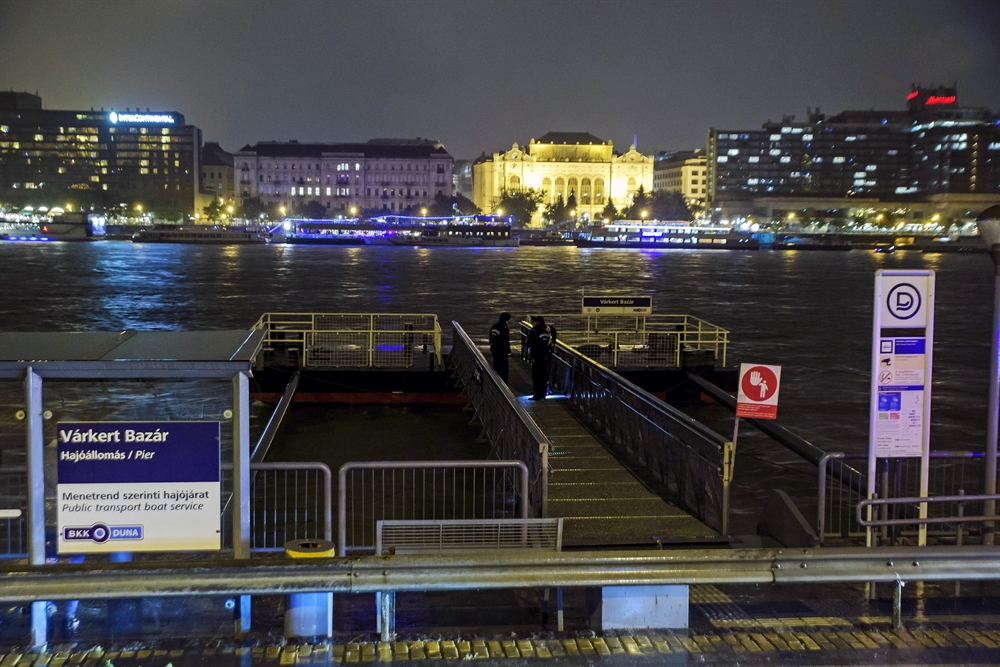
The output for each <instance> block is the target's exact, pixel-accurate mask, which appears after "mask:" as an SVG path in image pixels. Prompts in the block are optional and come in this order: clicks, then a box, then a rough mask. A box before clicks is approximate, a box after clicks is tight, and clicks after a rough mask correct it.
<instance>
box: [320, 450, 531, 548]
mask: <svg viewBox="0 0 1000 667" xmlns="http://www.w3.org/2000/svg"><path fill="white" fill-rule="evenodd" d="M527 488H528V468H527V466H525V465H524V463H522V462H520V461H351V462H348V463H345V464H344V465H342V466H341V467H340V474H339V476H338V494H339V495H338V503H337V506H338V539H337V553H338V554H340V555H341V556H346V555H348V554H349V553H356V552H367V553H374V552H375V533H376V525H377V523H378V522H379V521H382V520H421V521H427V520H442V519H444V520H457V519H461V520H470V519H513V518H517V517H519V518H522V519H526V518H528V497H527V493H526V491H527Z"/></svg>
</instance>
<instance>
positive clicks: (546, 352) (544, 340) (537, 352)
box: [526, 315, 556, 401]
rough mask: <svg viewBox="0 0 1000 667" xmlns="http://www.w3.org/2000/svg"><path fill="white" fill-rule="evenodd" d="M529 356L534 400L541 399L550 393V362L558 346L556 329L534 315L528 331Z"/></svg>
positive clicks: (539, 316) (532, 397)
mask: <svg viewBox="0 0 1000 667" xmlns="http://www.w3.org/2000/svg"><path fill="white" fill-rule="evenodd" d="M526 343H527V346H528V356H530V357H531V384H532V386H533V389H534V393H533V394H532V396H531V400H533V401H541V400H543V399H544V398H545V395H546V394H547V393H549V362H550V361H551V359H552V351H553V350H554V349H555V347H556V330H555V327H551V326H548V325H546V324H545V318H544V317H542V316H541V315H534V316H532V318H531V331H529V332H528V340H527V341H526Z"/></svg>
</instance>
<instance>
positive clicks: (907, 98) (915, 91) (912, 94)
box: [906, 90, 920, 102]
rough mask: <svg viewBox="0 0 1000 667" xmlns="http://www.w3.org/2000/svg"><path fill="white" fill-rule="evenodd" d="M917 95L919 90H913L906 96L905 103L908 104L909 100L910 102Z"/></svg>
mask: <svg viewBox="0 0 1000 667" xmlns="http://www.w3.org/2000/svg"><path fill="white" fill-rule="evenodd" d="M919 94H920V91H919V90H914V91H913V92H912V93H910V94H909V95H907V96H906V101H907V102H909V101H910V100H912V99H913V98H914V97H916V96H917V95H919Z"/></svg>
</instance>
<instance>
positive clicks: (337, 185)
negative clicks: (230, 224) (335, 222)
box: [234, 139, 454, 216]
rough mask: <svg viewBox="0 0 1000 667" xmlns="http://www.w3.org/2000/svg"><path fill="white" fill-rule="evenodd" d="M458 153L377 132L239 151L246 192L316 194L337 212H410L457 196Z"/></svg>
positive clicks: (283, 199)
mask: <svg viewBox="0 0 1000 667" xmlns="http://www.w3.org/2000/svg"><path fill="white" fill-rule="evenodd" d="M453 162H454V159H453V158H452V156H451V155H450V154H449V153H448V151H446V150H445V148H444V146H442V145H441V144H440V143H438V142H434V141H429V140H424V139H372V140H370V141H368V142H367V143H363V144H306V143H299V142H297V141H289V142H274V141H261V142H258V143H257V144H255V145H253V146H250V145H249V144H248V145H246V146H244V147H243V148H242V149H241V150H239V151H237V152H236V153H235V155H234V164H235V169H236V188H237V194H238V196H240V197H244V198H246V197H260V198H261V199H262V200H263V201H264V202H265V203H267V204H272V205H275V206H279V207H285V208H287V209H288V210H289V211H293V210H294V207H296V206H300V205H303V204H305V203H307V202H309V201H312V200H315V201H318V202H319V203H320V204H322V205H323V207H324V208H325V209H326V210H327V211H329V212H330V214H331V215H345V216H352V215H353V213H352V210H353V211H354V212H355V213H357V212H360V211H362V210H375V209H378V210H385V211H388V212H390V213H393V212H395V213H402V212H404V211H406V210H407V209H409V210H410V211H411V212H413V211H414V210H416V209H417V208H420V207H426V206H429V205H430V204H432V203H434V197H435V195H438V194H441V195H444V196H446V197H451V195H452V187H453V186H452V164H453Z"/></svg>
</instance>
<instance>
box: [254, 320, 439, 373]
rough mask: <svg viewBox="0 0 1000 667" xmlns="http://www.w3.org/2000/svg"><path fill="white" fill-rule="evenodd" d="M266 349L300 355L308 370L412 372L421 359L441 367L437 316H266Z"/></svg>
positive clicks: (259, 322)
mask: <svg viewBox="0 0 1000 667" xmlns="http://www.w3.org/2000/svg"><path fill="white" fill-rule="evenodd" d="M253 328H254V329H263V330H265V331H266V332H267V335H266V336H265V338H264V349H265V350H275V349H279V348H281V349H284V350H287V351H288V353H289V355H290V356H291V355H294V354H300V355H301V365H302V366H303V367H305V368H411V367H413V365H414V363H416V361H419V360H420V359H421V357H426V358H427V360H428V364H429V365H431V367H432V368H433V367H435V364H436V366H437V367H440V366H441V326H440V324H438V319H437V315H427V314H402V313H400V314H396V313H264V314H263V315H261V317H260V319H259V320H257V323H256V324H254V326H253Z"/></svg>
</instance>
